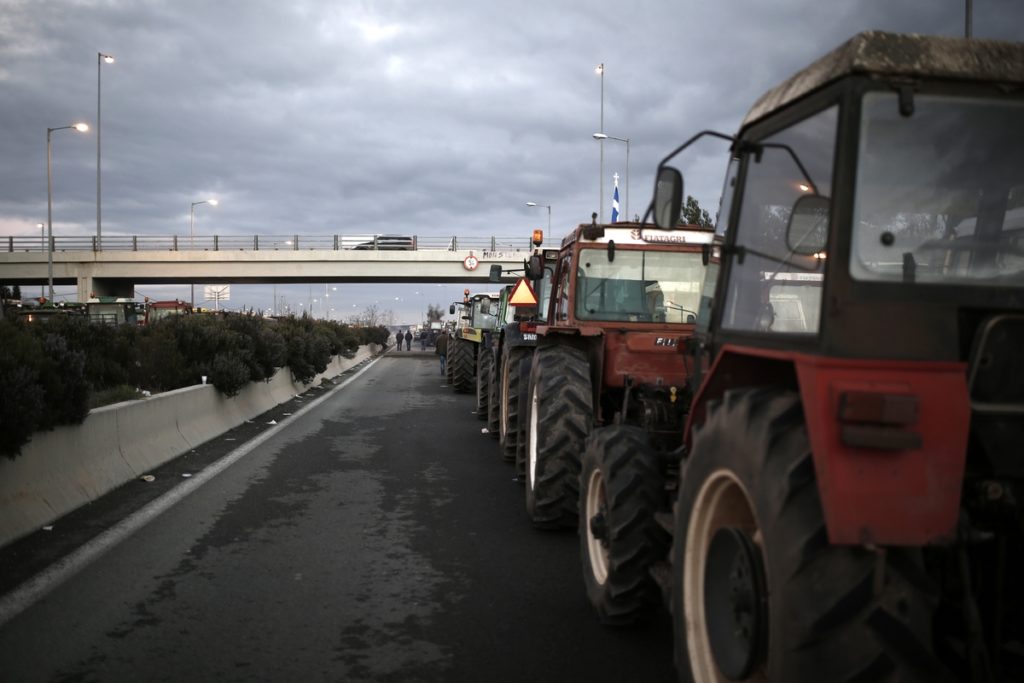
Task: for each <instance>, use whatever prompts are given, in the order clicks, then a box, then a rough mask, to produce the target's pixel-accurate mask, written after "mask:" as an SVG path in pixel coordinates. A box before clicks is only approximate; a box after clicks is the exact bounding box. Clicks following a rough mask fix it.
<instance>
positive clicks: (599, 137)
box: [594, 133, 633, 221]
mask: <svg viewBox="0 0 1024 683" xmlns="http://www.w3.org/2000/svg"><path fill="white" fill-rule="evenodd" d="M594 139H595V140H598V141H600V142H601V143H604V141H605V140H618V141H619V142H625V143H626V220H627V221H631V220H633V219H632V218H630V217H629V138H617V137H615V136H614V135H605V134H604V133H594Z"/></svg>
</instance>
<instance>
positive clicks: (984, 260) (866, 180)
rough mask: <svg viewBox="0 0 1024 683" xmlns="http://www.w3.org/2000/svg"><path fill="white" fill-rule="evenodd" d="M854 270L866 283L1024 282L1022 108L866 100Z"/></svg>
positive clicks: (934, 99)
mask: <svg viewBox="0 0 1024 683" xmlns="http://www.w3.org/2000/svg"><path fill="white" fill-rule="evenodd" d="M863 112H864V115H863V120H862V123H861V137H860V152H859V165H858V169H857V186H856V198H855V206H854V223H853V245H852V250H851V255H850V271H851V274H852V275H853V277H854V278H857V279H860V280H885V281H905V282H918V283H958V284H983V283H984V284H993V283H995V284H1000V285H1007V286H1020V285H1022V284H1024V125H1021V122H1022V121H1024V103H1022V102H1020V101H1016V102H1007V101H996V100H980V99H977V98H971V99H968V98H962V97H948V96H926V95H918V96H916V97H915V98H914V113H913V114H912V115H911V116H909V117H904V116H901V115H900V113H899V105H898V98H897V95H896V94H895V93H869V94H867V95H865V97H864V104H863Z"/></svg>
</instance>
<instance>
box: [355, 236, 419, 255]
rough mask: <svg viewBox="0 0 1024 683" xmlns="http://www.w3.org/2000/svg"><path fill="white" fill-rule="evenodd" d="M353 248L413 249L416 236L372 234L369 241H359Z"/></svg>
mask: <svg viewBox="0 0 1024 683" xmlns="http://www.w3.org/2000/svg"><path fill="white" fill-rule="evenodd" d="M353 248H354V249H377V250H382V251H414V250H415V249H416V238H415V237H414V236H412V235H374V236H373V240H372V241H369V242H360V243H359V244H357V245H356V246H355V247H353Z"/></svg>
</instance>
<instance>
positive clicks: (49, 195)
mask: <svg viewBox="0 0 1024 683" xmlns="http://www.w3.org/2000/svg"><path fill="white" fill-rule="evenodd" d="M68 129H73V130H77V131H78V132H79V133H85V132H86V131H88V130H89V124H87V123H73V124H71V125H70V126H57V127H56V128H47V129H46V225H47V228H46V267H47V277H46V280H47V285H48V286H49V292H50V301H53V142H52V141H51V138H52V137H53V132H54V131H56V130H68Z"/></svg>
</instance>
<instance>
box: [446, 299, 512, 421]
mask: <svg viewBox="0 0 1024 683" xmlns="http://www.w3.org/2000/svg"><path fill="white" fill-rule="evenodd" d="M499 296H500V295H499V294H497V293H491V294H472V295H471V294H470V293H469V290H468V289H467V290H466V292H465V296H464V299H463V301H462V302H461V303H454V304H452V305H451V306H450V307H449V309H448V312H449V313H450V314H452V315H455V311H456V308H459V309H460V316H459V320H458V321H456V325H455V330H454V332H453V333H452V335H451V337H450V338H449V340H448V359H447V363H448V367H449V368H450V370H449V372H450V373H451V377H452V387H453V388H454V389H455V391H456V392H457V393H460V394H468V393H470V392H471V391H474V390H475V391H476V396H477V401H476V403H477V415H478V416H480V419H484V420H485V419H487V390H486V384H483V385H482V382H480V381H479V380H478V377H479V375H480V374H481V373H480V372H478V370H480V368H478V367H477V364H478V362H480V361H481V359H480V357H479V356H480V354H479V349H480V346H481V344H482V343H483V342H484V340H485V338H486V336H487V335H489V334H490V333H491V332H493V331H494V329H495V328H496V327H497V326H498V300H499ZM483 362H485V363H486V361H483ZM482 372H483V373H484V374H485V376H486V373H489V372H490V368H489V367H484V368H482ZM481 385H482V386H481Z"/></svg>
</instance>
